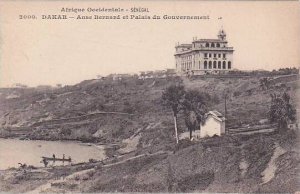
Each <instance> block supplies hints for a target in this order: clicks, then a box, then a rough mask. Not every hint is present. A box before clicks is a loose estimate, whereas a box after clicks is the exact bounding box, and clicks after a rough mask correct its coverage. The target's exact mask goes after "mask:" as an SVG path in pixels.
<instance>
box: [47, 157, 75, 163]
mask: <svg viewBox="0 0 300 194" xmlns="http://www.w3.org/2000/svg"><path fill="white" fill-rule="evenodd" d="M42 158H43V160H50V161H62V162H64V161H66V162H71V161H72V159H71V158H53V157H45V156H42Z"/></svg>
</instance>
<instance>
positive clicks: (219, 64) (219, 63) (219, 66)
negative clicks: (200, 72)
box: [218, 61, 221, 69]
mask: <svg viewBox="0 0 300 194" xmlns="http://www.w3.org/2000/svg"><path fill="white" fill-rule="evenodd" d="M218 69H221V61H218Z"/></svg>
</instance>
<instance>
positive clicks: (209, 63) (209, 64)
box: [208, 61, 212, 69]
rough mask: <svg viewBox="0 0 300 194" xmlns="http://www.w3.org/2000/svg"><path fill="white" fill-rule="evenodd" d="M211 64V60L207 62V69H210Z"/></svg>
mask: <svg viewBox="0 0 300 194" xmlns="http://www.w3.org/2000/svg"><path fill="white" fill-rule="evenodd" d="M211 68H212V66H211V61H209V62H208V69H211Z"/></svg>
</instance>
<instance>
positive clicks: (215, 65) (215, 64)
mask: <svg viewBox="0 0 300 194" xmlns="http://www.w3.org/2000/svg"><path fill="white" fill-rule="evenodd" d="M216 68H217V62H216V61H214V69H216Z"/></svg>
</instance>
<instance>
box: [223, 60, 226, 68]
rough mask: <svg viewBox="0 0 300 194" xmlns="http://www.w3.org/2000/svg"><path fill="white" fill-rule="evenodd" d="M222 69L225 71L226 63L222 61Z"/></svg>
mask: <svg viewBox="0 0 300 194" xmlns="http://www.w3.org/2000/svg"><path fill="white" fill-rule="evenodd" d="M223 69H226V61H223Z"/></svg>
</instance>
